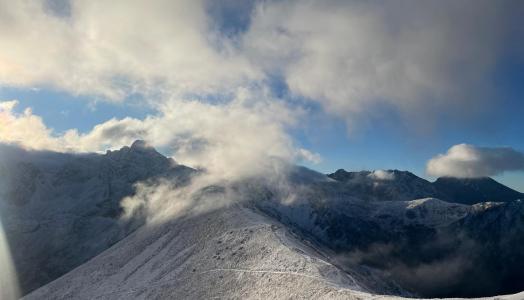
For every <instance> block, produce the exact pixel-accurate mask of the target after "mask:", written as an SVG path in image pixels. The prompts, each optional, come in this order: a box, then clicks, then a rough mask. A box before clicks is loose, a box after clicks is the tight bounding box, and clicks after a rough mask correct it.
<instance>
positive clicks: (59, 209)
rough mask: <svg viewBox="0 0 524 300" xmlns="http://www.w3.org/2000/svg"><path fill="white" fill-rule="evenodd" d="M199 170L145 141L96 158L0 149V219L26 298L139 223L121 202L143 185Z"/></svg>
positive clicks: (178, 178) (181, 179)
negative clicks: (128, 218) (126, 218)
mask: <svg viewBox="0 0 524 300" xmlns="http://www.w3.org/2000/svg"><path fill="white" fill-rule="evenodd" d="M193 172H194V170H192V169H189V168H187V167H184V166H179V165H176V164H175V163H174V162H173V161H172V160H170V159H168V158H166V157H164V156H162V155H161V154H159V153H158V152H156V151H155V150H154V149H153V148H149V147H147V146H146V145H145V144H144V143H143V142H140V141H138V142H135V143H134V144H133V145H132V146H131V147H124V148H122V149H121V150H119V151H113V152H111V151H108V152H107V153H106V154H105V155H99V154H82V155H73V154H60V153H52V152H31V151H25V150H22V149H18V148H16V147H11V146H5V145H4V146H1V149H0V214H1V215H0V220H1V222H2V223H3V225H4V229H5V233H6V236H7V241H8V244H9V245H10V247H11V249H16V251H13V253H12V256H13V260H14V262H15V267H16V269H17V272H18V276H19V281H20V285H21V289H22V292H23V293H25V292H28V291H31V290H33V289H35V288H37V287H39V286H42V285H43V284H45V283H47V282H49V281H51V280H53V279H55V278H57V277H59V276H61V275H63V274H65V273H66V272H68V271H70V270H71V269H73V268H74V267H76V266H78V265H80V264H82V263H84V262H85V261H87V260H88V259H90V258H92V257H94V256H95V255H97V254H99V253H100V252H102V251H104V250H105V249H107V248H108V247H109V246H111V245H113V244H114V243H116V242H117V241H119V240H120V239H122V238H123V237H125V236H126V235H128V234H129V233H130V232H131V231H132V230H134V228H136V227H137V226H139V225H140V224H142V222H143V221H142V220H140V219H134V220H132V221H133V222H131V223H128V222H122V221H121V220H120V218H119V216H120V214H121V211H122V208H121V206H120V201H121V200H122V198H124V197H126V196H129V195H131V194H132V193H133V192H134V188H133V185H134V184H135V183H137V182H139V181H143V180H148V179H152V178H156V177H159V176H161V177H166V178H170V180H173V181H176V182H180V184H183V183H184V182H187V180H188V177H189V176H190V174H191V173H193Z"/></svg>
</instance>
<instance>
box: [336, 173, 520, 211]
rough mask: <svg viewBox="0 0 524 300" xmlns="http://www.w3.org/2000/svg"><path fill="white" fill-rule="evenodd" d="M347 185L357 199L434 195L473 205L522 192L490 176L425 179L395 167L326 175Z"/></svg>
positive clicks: (402, 198)
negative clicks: (392, 168) (394, 168)
mask: <svg viewBox="0 0 524 300" xmlns="http://www.w3.org/2000/svg"><path fill="white" fill-rule="evenodd" d="M328 176H329V177H330V178H333V179H335V180H337V181H339V182H341V183H344V185H345V186H346V187H347V193H349V194H351V195H354V196H355V197H358V198H360V199H367V200H375V201H392V200H393V201H406V200H413V199H420V198H429V197H431V198H438V199H441V200H444V201H447V202H454V203H463V204H476V203H481V202H508V201H514V200H517V199H524V194H523V193H520V192H517V191H515V190H512V189H510V188H509V187H507V186H505V185H503V184H500V183H498V182H497V181H495V180H493V179H492V178H488V177H482V178H454V177H440V178H437V180H436V181H435V182H429V181H427V180H425V179H422V178H420V177H418V176H416V175H415V174H413V173H410V172H407V171H399V170H377V171H372V172H370V171H360V172H348V171H346V170H343V169H340V170H337V171H336V172H335V173H332V174H329V175H328Z"/></svg>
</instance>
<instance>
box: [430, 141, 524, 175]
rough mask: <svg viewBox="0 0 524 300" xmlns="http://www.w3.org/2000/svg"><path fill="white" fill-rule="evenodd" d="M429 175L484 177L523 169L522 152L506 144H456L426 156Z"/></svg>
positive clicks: (523, 154)
mask: <svg viewBox="0 0 524 300" xmlns="http://www.w3.org/2000/svg"><path fill="white" fill-rule="evenodd" d="M426 170H427V173H428V174H429V175H431V176H451V177H464V178H474V177H486V176H495V175H499V174H501V173H504V172H506V171H524V153H522V152H519V151H517V150H515V149H512V148H509V147H498V148H490V147H477V146H473V145H468V144H459V145H455V146H453V147H451V148H450V149H449V150H448V151H447V152H446V153H445V154H440V155H437V156H436V157H434V158H432V159H431V160H429V162H428V164H427V169H426Z"/></svg>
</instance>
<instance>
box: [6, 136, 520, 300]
mask: <svg viewBox="0 0 524 300" xmlns="http://www.w3.org/2000/svg"><path fill="white" fill-rule="evenodd" d="M0 150H1V151H0V153H2V154H1V155H0V196H1V198H0V212H1V215H0V218H1V219H0V220H1V221H2V223H3V224H4V227H5V230H6V235H7V239H8V242H9V245H10V247H11V249H14V250H13V251H12V252H13V253H12V254H13V259H14V261H15V265H16V268H17V270H18V273H19V280H20V283H21V286H22V291H23V292H24V293H28V292H31V291H32V292H31V293H30V294H28V295H27V296H26V298H27V299H70V298H74V299H118V298H122V299H129V298H141V299H151V298H153V299H165V298H212V297H218V298H228V299H230V298H324V299H331V298H340V299H368V298H374V299H381V298H384V299H385V298H394V297H393V296H391V297H390V296H387V297H386V296H376V295H377V294H383V295H397V296H425V297H451V296H462V297H466V296H468V297H471V296H488V295H496V294H509V293H516V292H518V291H522V290H524V283H523V282H522V281H521V280H520V278H522V277H523V276H524V257H523V255H524V254H523V253H524V249H523V248H524V243H523V240H522V239H523V237H524V204H523V203H522V201H521V200H511V199H503V200H504V201H506V202H485V203H478V204H474V205H467V204H461V203H458V202H461V201H460V199H456V200H455V201H451V200H454V199H450V198H446V199H442V200H441V199H438V198H439V197H436V195H441V194H439V193H441V192H440V191H439V190H438V189H437V188H436V187H435V185H434V184H432V183H430V182H427V181H425V180H423V179H421V178H418V177H416V176H415V175H413V174H411V173H409V172H402V171H374V172H355V173H352V172H346V171H343V170H339V171H337V172H336V173H334V174H330V175H329V176H326V175H324V174H320V173H317V172H315V171H312V170H309V169H307V168H304V167H297V166H280V167H279V168H275V170H273V172H276V173H271V174H264V175H262V176H255V177H251V178H244V179H242V180H235V181H217V182H209V184H204V185H202V184H200V185H198V184H195V182H199V181H198V180H199V178H201V176H205V174H203V172H202V171H196V170H194V169H191V168H188V167H185V166H182V165H179V164H176V163H175V162H174V161H173V160H171V159H168V158H166V157H164V156H162V155H161V154H159V153H158V152H156V151H155V150H154V149H153V148H150V147H148V146H147V145H146V144H145V143H143V142H136V143H134V144H133V145H132V146H131V147H124V148H122V149H120V150H118V151H113V152H107V153H106V154H105V155H101V154H84V155H71V154H57V153H49V152H46V153H42V152H29V151H24V150H20V149H17V148H15V147H10V146H2V149H0ZM276 170H278V171H276ZM138 182H145V185H146V186H148V187H150V188H149V189H145V190H137V188H138V187H137V186H136V183H138ZM166 182H167V183H168V184H167V187H169V188H168V189H166V185H165V183H166ZM200 182H201V181H200ZM162 183H164V184H162ZM480 185H482V184H480ZM188 191H190V192H188ZM446 195H449V194H446ZM182 196H183V198H182ZM126 197H131V198H137V197H138V198H140V199H141V200H140V201H141V202H138V204H137V205H136V207H137V208H136V209H135V210H134V212H133V214H131V215H127V216H126V217H125V218H124V217H123V211H122V199H124V198H126ZM444 198H445V197H444ZM444 200H445V201H444ZM188 203H189V205H188ZM180 207H182V208H184V209H180ZM173 208H176V209H178V211H182V213H177V214H171V215H170V214H167V212H168V211H169V210H172V209H173ZM159 212H160V213H161V214H162V216H165V215H168V216H171V217H169V218H165V217H163V218H153V217H152V215H151V214H153V213H159ZM435 274H438V276H437V275H435ZM50 281H52V282H50ZM48 282H50V283H48ZM35 288H37V289H36V290H34V289H35ZM33 290H34V291H33ZM522 298H524V294H515V295H513V296H501V297H500V299H522Z"/></svg>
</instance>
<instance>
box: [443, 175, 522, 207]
mask: <svg viewBox="0 0 524 300" xmlns="http://www.w3.org/2000/svg"><path fill="white" fill-rule="evenodd" d="M433 185H434V186H435V187H436V188H437V190H439V191H440V192H441V193H443V194H445V195H447V196H448V197H447V199H456V201H457V202H460V203H464V204H475V203H480V202H488V201H492V202H507V201H512V200H517V199H524V194H522V193H519V192H517V191H515V190H512V189H510V188H509V187H507V186H505V185H503V184H500V183H498V182H497V181H495V180H493V179H491V178H489V177H484V178H453V177H440V178H438V179H437V180H436V181H435V182H434V183H433Z"/></svg>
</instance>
